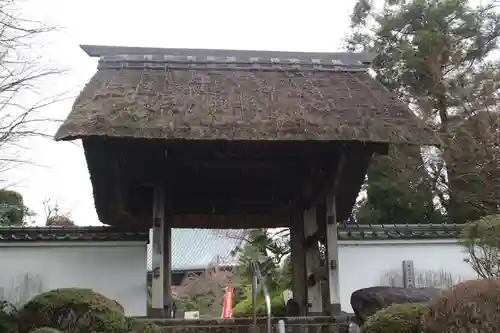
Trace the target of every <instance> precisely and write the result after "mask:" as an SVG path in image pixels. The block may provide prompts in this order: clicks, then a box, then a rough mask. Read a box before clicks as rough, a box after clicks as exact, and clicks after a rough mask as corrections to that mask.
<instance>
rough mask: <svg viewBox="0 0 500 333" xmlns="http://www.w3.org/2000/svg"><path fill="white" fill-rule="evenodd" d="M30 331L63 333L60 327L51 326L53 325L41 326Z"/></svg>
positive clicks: (35, 332)
mask: <svg viewBox="0 0 500 333" xmlns="http://www.w3.org/2000/svg"><path fill="white" fill-rule="evenodd" d="M30 333H62V332H61V331H59V330H58V329H55V328H51V327H40V328H35V329H32V330H31V331H30Z"/></svg>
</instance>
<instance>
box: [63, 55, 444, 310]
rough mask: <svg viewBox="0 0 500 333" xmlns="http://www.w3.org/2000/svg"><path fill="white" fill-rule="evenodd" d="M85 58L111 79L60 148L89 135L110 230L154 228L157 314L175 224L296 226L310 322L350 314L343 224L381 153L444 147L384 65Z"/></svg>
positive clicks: (95, 90)
mask: <svg viewBox="0 0 500 333" xmlns="http://www.w3.org/2000/svg"><path fill="white" fill-rule="evenodd" d="M82 48H83V49H84V51H85V52H87V54H88V55H89V56H92V57H99V65H98V70H97V73H96V74H95V75H94V77H93V78H92V79H91V80H90V81H89V83H88V84H87V85H86V87H85V88H84V89H83V91H82V92H81V94H80V96H79V97H78V98H77V100H76V101H75V104H74V106H73V109H72V111H71V113H70V115H69V116H68V118H67V120H66V121H65V122H64V124H63V125H62V126H61V128H60V129H59V131H58V132H57V134H56V139H57V140H75V139H82V141H83V147H84V150H85V156H86V160H87V164H88V168H89V173H90V178H91V182H92V186H93V191H94V200H95V206H96V210H97V213H98V216H99V218H100V220H101V221H102V222H103V223H105V224H109V225H113V226H126V227H132V228H136V229H138V230H143V229H148V228H150V227H151V226H152V227H153V230H154V233H153V307H154V308H157V309H159V310H160V311H162V310H163V309H167V311H166V315H168V314H169V313H170V310H169V309H170V305H171V304H172V297H171V281H170V276H171V274H170V272H171V267H170V254H171V243H170V237H171V229H172V228H173V227H175V228H214V229H215V228H217V229H223V228H232V229H234V228H245V229H249V228H276V227H287V228H290V231H291V243H292V261H293V285H294V288H293V289H294V290H293V291H294V298H295V300H296V301H297V302H298V305H299V310H300V314H301V315H307V314H322V313H329V314H335V313H339V312H340V299H339V293H340V286H339V278H338V272H339V269H341V265H342V263H339V262H338V246H337V224H338V223H339V222H342V221H346V220H347V219H348V218H349V216H350V214H351V210H352V206H353V204H354V202H355V200H356V198H357V195H358V192H359V190H360V187H361V185H362V183H363V181H364V179H365V174H366V169H367V167H368V165H369V162H370V159H371V156H372V155H373V154H374V153H379V154H384V153H386V152H387V150H388V145H389V144H392V143H396V144H417V145H424V144H425V145H426V144H434V143H436V141H435V138H434V137H433V136H432V132H431V131H429V130H428V129H426V128H425V126H424V124H423V123H421V122H420V121H419V120H418V119H417V117H416V116H414V115H413V114H412V113H411V112H410V111H409V110H408V109H407V107H406V106H404V105H402V104H401V103H400V102H399V101H398V100H397V99H396V98H395V96H394V95H393V94H392V93H390V92H389V91H387V90H386V89H385V88H384V87H383V86H382V85H381V84H379V83H378V82H377V81H376V80H374V79H373V78H372V77H370V75H369V74H368V73H367V69H368V67H369V65H370V62H371V60H372V58H373V56H370V55H367V54H355V53H293V52H265V51H233V50H189V49H154V48H129V47H106V46H82ZM318 241H321V242H323V244H325V245H326V247H327V261H326V264H325V265H323V266H322V265H321V260H320V257H319V248H318ZM323 279H326V280H328V285H329V304H330V306H329V308H328V309H323V308H322V305H321V290H320V284H319V281H321V280H323Z"/></svg>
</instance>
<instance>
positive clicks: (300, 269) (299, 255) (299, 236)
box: [290, 211, 307, 316]
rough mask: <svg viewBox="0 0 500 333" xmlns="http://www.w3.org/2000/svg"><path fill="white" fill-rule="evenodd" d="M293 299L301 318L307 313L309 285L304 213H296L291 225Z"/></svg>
mask: <svg viewBox="0 0 500 333" xmlns="http://www.w3.org/2000/svg"><path fill="white" fill-rule="evenodd" d="M290 245H291V260H292V284H293V299H294V300H295V301H296V302H297V304H298V307H299V313H298V315H299V316H305V315H306V312H307V289H306V288H307V283H306V269H305V266H306V265H305V246H304V225H303V216H302V212H300V211H298V212H295V213H294V216H293V217H292V222H291V225H290Z"/></svg>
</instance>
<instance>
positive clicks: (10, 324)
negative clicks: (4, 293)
mask: <svg viewBox="0 0 500 333" xmlns="http://www.w3.org/2000/svg"><path fill="white" fill-rule="evenodd" d="M17 330H18V320H17V311H16V309H15V308H14V306H13V305H12V304H10V303H9V302H6V301H0V332H1V333H15V332H17Z"/></svg>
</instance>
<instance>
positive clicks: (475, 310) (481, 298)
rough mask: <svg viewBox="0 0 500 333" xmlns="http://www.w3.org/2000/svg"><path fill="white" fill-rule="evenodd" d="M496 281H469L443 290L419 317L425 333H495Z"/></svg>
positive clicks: (498, 315) (499, 298) (499, 294)
mask: <svg viewBox="0 0 500 333" xmlns="http://www.w3.org/2000/svg"><path fill="white" fill-rule="evenodd" d="M499 308H500V280H498V279H484V280H471V281H466V282H462V283H459V284H457V285H456V286H454V287H452V288H450V289H448V290H445V291H443V292H442V294H441V295H440V296H439V297H437V298H435V299H433V300H432V301H431V302H430V303H429V305H428V306H427V309H426V310H425V311H424V313H423V317H422V319H423V328H424V330H425V332H426V333H442V332H447V333H458V332H460V333H468V332H471V333H473V332H482V333H489V332H492V333H493V332H495V333H496V332H499V327H500V311H499Z"/></svg>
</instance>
